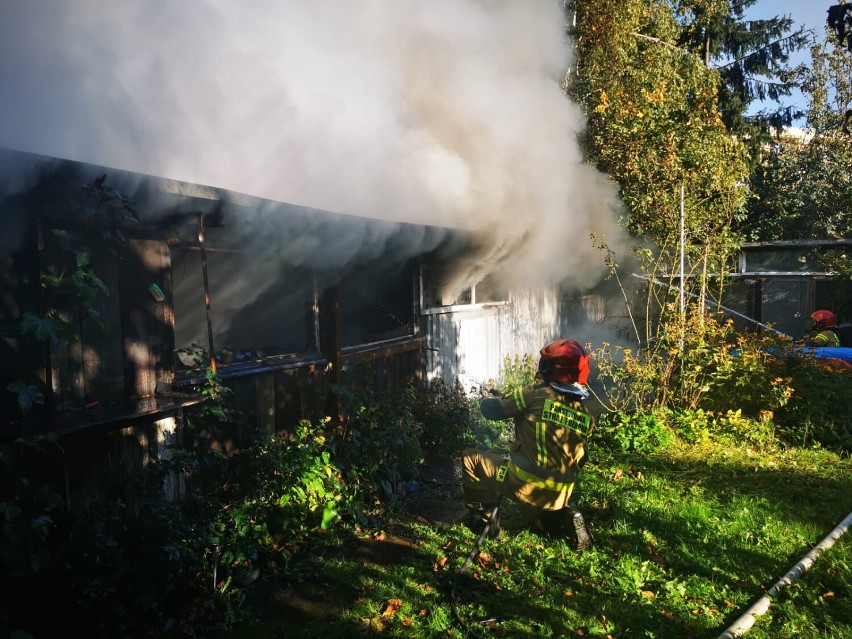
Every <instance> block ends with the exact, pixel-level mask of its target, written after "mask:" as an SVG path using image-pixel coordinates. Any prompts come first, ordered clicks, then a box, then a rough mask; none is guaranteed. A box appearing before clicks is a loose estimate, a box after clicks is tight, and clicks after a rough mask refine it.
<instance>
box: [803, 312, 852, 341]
mask: <svg viewBox="0 0 852 639" xmlns="http://www.w3.org/2000/svg"><path fill="white" fill-rule="evenodd" d="M811 320H812V321H813V326H811V328H810V329H809V330H808V334H809V336H808V338H807V342H808V344H810V345H811V346H842V347H852V324H841V325H840V326H838V325H837V316H836V315H835V314H834V313H832V312H831V311H826V310H819V311H814V312H813V313H812V314H811Z"/></svg>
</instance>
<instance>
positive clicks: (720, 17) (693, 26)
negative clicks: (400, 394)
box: [676, 0, 811, 141]
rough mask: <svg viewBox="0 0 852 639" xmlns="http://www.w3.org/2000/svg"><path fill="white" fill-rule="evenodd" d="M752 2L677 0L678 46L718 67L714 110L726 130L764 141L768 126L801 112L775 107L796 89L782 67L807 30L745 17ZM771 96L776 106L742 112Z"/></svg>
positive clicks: (784, 20)
mask: <svg viewBox="0 0 852 639" xmlns="http://www.w3.org/2000/svg"><path fill="white" fill-rule="evenodd" d="M756 1H757V0H680V1H679V3H678V5H677V10H676V11H677V18H678V22H679V24H680V25H681V29H682V30H681V34H680V37H679V40H678V45H679V46H682V47H685V48H686V49H687V50H688V51H691V52H693V53H695V54H697V55H700V56H701V57H702V59H703V60H704V64H705V65H706V66H708V67H710V66H711V65H716V68H717V70H718V71H719V77H720V80H721V82H720V84H719V109H720V111H721V114H722V121H723V122H724V123H725V126H726V127H727V128H728V130H729V131H730V132H732V133H734V134H737V135H740V136H746V137H750V138H752V139H755V140H759V141H764V140H765V136H766V134H767V133H768V132H769V131H770V130H771V129H775V130H780V129H781V127H783V126H789V125H791V124H792V122H793V120H794V119H795V118H797V117H799V115H801V113H800V112H799V111H798V110H796V109H794V108H793V107H791V106H789V105H788V106H784V105H781V104H780V102H781V99H782V98H783V97H786V96H789V95H790V94H791V92H792V89H794V88H795V87H796V82H795V77H794V75H793V74H791V72H790V69H789V68H788V63H789V60H790V54H791V53H793V52H795V51H799V50H801V49H802V48H804V47H805V46H807V45H808V44H809V42H810V41H811V34H810V33H809V32H808V31H806V30H805V29H804V28H802V27H800V28H798V29H796V30H794V31H793V30H792V29H793V26H794V23H793V21H792V19H791V18H790V17H788V16H784V17H779V16H776V17H774V18H771V19H768V20H746V19H745V11H746V9H748V8H749V7H751V6H752V5H754V4H755V2H756ZM765 100H772V101H774V102H776V103H778V104H779V107H778V108H776V109H774V110H772V109H764V110H762V111H760V112H759V113H757V114H754V115H747V113H748V109H749V107H750V106H751V105H752V104H753V103H754V102H755V101H761V102H762V101H765Z"/></svg>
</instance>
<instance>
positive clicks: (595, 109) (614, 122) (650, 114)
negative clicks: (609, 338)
mask: <svg viewBox="0 0 852 639" xmlns="http://www.w3.org/2000/svg"><path fill="white" fill-rule="evenodd" d="M573 6H574V9H575V11H576V41H577V59H578V62H577V68H576V70H575V71H574V72H573V73H572V74H570V75H569V77H568V79H567V90H568V91H569V92H570V94H571V95H572V96H574V98H575V99H576V100H577V101H578V102H579V103H580V104H581V105H582V107H583V109H584V111H585V113H586V116H587V127H586V130H585V133H584V137H583V139H582V141H581V142H582V144H583V148H584V152H585V155H586V157H587V158H588V159H589V160H590V161H591V162H593V163H594V164H595V165H596V166H597V167H598V168H599V169H600V170H602V171H604V172H606V173H608V174H609V175H611V176H612V177H613V178H614V179H615V180H616V182H618V183H619V185H620V187H621V191H620V193H621V197H622V200H623V202H624V204H625V206H626V210H627V219H626V220H625V224H626V226H627V228H628V229H629V231H630V232H632V233H633V234H634V235H636V236H639V237H641V238H643V240H646V241H650V242H652V243H653V244H654V245H655V249H654V250H651V251H645V252H643V253H642V257H643V259H644V263H643V265H642V268H643V270H644V271H645V273H646V274H647V275H648V277H649V278H651V279H653V278H656V277H657V275H659V274H669V275H670V276H671V275H672V274H673V273H675V272H677V265H678V263H679V256H678V252H679V247H680V232H679V227H680V212H681V193H683V195H684V199H683V207H684V211H685V216H684V217H685V220H686V226H687V238H688V242H687V243H686V247H685V250H686V261H687V262H688V263H689V264H690V265H691V266H690V267H689V268H690V271H693V272H691V273H690V274H691V275H695V274H696V273H697V274H698V275H699V277H696V278H694V279H693V280H692V281H696V280H697V281H699V282H700V286H699V291H698V296H699V300H703V296H704V295H705V293H706V283H707V281H708V279H707V274H708V273H709V272H712V271H717V272H718V271H719V270H721V268H722V265H723V263H724V262H725V261H726V260H727V259H728V258H729V257H730V256H731V254H732V253H733V252H734V251H735V249H736V238H735V237H734V236H733V235H732V233H731V223H732V221H733V219H734V217H735V216H736V215H738V214H739V213H740V212H741V211H742V207H743V204H744V202H745V199H746V197H747V193H748V189H747V186H746V184H747V181H748V180H747V178H748V164H747V154H746V151H745V147H744V145H743V144H742V142H740V141H738V140H736V139H735V138H734V137H732V136H731V135H730V134H729V133H728V131H727V129H726V128H725V126H724V123H723V122H722V119H721V116H720V113H719V109H718V86H719V74H718V73H717V72H716V71H714V70H713V69H709V68H708V67H707V66H706V65H705V64H704V62H703V60H702V58H701V57H700V56H698V55H695V54H693V53H690V52H688V51H685V50H684V49H682V48H681V47H680V46H679V38H680V34H681V25H679V24H678V23H677V21H676V20H675V17H674V15H673V13H672V11H671V7H670V5H669V4H668V3H667V2H666V1H665V0H653V1H648V0H625V1H624V2H621V3H618V4H617V5H613V4H612V3H611V2H609V1H608V0H577V1H576V2H575V3H574V5H573ZM652 289H653V287H652ZM651 297H653V290H652V293H651ZM664 306H665V301H664V300H660V299H651V298H649V300H648V302H647V304H646V312H645V317H646V324H645V327H646V330H645V335H644V336H639V338H640V341H642V340H643V337H644V339H645V340H647V338H648V337H649V336H650V333H651V332H652V331H651V324H650V323H649V318H650V317H651V316H652V314H653V311H651V310H650V309H651V308H652V307H655V308H660V307H664Z"/></svg>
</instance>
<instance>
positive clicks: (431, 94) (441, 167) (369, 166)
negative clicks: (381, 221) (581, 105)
mask: <svg viewBox="0 0 852 639" xmlns="http://www.w3.org/2000/svg"><path fill="white" fill-rule="evenodd" d="M565 22H566V19H565V15H564V13H563V6H562V2H561V0H523V1H522V2H519V1H517V0H429V1H428V2H423V1H422V0H395V1H393V2H382V1H379V0H347V1H345V2H344V1H340V0H286V1H284V0H246V1H244V2H233V1H231V0H207V1H204V0H181V1H180V2H170V3H162V2H151V1H150V0H122V1H121V2H102V1H100V0H73V1H71V0H26V1H25V2H4V3H2V5H0V146H3V147H8V148H13V149H19V150H25V151H32V152H35V153H41V154H46V155H52V156H56V157H61V158H68V159H73V160H80V161H85V162H92V163H95V164H101V165H105V166H110V167H115V168H119V169H125V170H130V171H136V172H141V173H147V174H151V175H157V176H162V177H168V178H173V179H177V180H184V181H188V182H194V183H199V184H205V185H211V186H215V187H219V188H224V189H230V190H233V191H238V192H242V193H247V194H251V195H255V196H260V197H265V198H270V199H273V200H277V201H283V202H291V203H295V204H300V205H305V206H310V207H317V208H321V209H327V210H331V211H337V212H342V213H350V214H356V215H363V216H369V217H378V218H385V219H393V220H398V221H408V222H417V223H425V224H436V225H443V226H450V227H455V228H464V229H468V230H471V231H473V233H474V234H475V236H476V237H477V238H478V240H479V241H478V243H479V244H480V245H481V247H482V249H483V250H482V253H481V254H480V255H479V256H478V258H477V260H476V264H475V265H474V266H472V268H473V269H475V272H476V273H477V274H478V276H480V277H481V276H484V275H485V274H487V273H488V272H492V273H495V272H496V273H498V274H499V275H500V276H502V277H503V278H504V281H505V280H508V281H507V283H509V284H515V285H519V284H520V285H524V284H533V283H536V284H541V283H547V282H550V283H555V282H557V281H562V280H566V281H567V282H568V283H570V284H573V285H576V286H587V285H590V284H593V283H594V282H595V281H596V280H597V279H598V278H599V277H600V275H601V274H602V272H603V260H602V257H603V256H602V255H601V254H600V253H599V252H598V251H597V250H596V249H594V248H593V247H592V245H591V241H590V239H589V235H590V233H592V232H596V233H600V234H603V235H605V236H606V239H607V241H608V242H609V244H610V245H611V246H612V247H613V248H615V249H616V250H617V251H618V250H620V249H621V241H620V240H619V238H620V237H621V233H620V230H619V227H618V224H617V222H616V214H615V213H614V208H615V207H617V192H616V189H615V187H614V186H613V185H612V184H611V183H610V182H609V180H608V179H607V178H606V177H605V176H603V175H602V174H600V173H599V172H597V171H595V170H594V169H592V168H590V167H589V166H587V165H585V164H583V162H582V160H581V157H580V152H579V148H578V145H577V141H576V134H577V132H578V131H579V130H580V129H581V127H582V126H583V120H582V117H581V114H580V112H579V110H578V108H577V107H576V106H575V105H573V104H572V103H571V102H570V101H569V100H568V99H567V98H566V97H565V96H564V95H563V93H562V91H561V89H560V84H561V81H562V79H563V77H564V74H565V70H566V69H567V68H568V66H569V64H570V56H571V48H570V44H569V42H568V39H567V36H566V34H565Z"/></svg>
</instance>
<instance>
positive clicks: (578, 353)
mask: <svg viewBox="0 0 852 639" xmlns="http://www.w3.org/2000/svg"><path fill="white" fill-rule="evenodd" d="M538 373H539V374H540V375H541V376H542V377H543V378H544V380H545V381H548V382H557V383H562V384H573V383H575V382H576V383H578V384H585V383H586V382H587V380H588V379H589V356H588V355H587V354H586V349H585V348H583V347H582V346H581V345H580V343H579V342H576V341H574V340H573V339H565V338H560V339H557V340H555V341H553V342H551V343H550V344H548V345H547V346H545V347H544V348H542V349H541V359H539V362H538Z"/></svg>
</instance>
